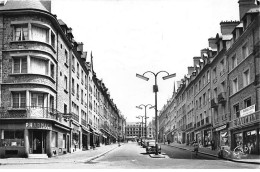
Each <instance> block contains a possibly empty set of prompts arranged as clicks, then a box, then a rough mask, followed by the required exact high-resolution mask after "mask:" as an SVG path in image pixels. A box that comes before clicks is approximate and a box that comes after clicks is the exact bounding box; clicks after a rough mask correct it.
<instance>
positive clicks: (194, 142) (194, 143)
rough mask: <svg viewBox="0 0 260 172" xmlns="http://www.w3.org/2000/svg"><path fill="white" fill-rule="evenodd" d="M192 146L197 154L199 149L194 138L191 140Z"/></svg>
mask: <svg viewBox="0 0 260 172" xmlns="http://www.w3.org/2000/svg"><path fill="white" fill-rule="evenodd" d="M193 146H194V152H195V153H196V156H197V155H198V151H199V144H198V142H196V141H195V140H194V141H193Z"/></svg>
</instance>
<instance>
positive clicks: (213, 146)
mask: <svg viewBox="0 0 260 172" xmlns="http://www.w3.org/2000/svg"><path fill="white" fill-rule="evenodd" d="M211 150H215V143H214V140H211Z"/></svg>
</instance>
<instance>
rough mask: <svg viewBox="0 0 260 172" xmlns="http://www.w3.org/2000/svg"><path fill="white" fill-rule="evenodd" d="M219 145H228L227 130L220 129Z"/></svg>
mask: <svg viewBox="0 0 260 172" xmlns="http://www.w3.org/2000/svg"><path fill="white" fill-rule="evenodd" d="M220 145H221V146H228V131H226V130H224V131H220Z"/></svg>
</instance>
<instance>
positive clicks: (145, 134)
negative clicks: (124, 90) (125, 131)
mask: <svg viewBox="0 0 260 172" xmlns="http://www.w3.org/2000/svg"><path fill="white" fill-rule="evenodd" d="M142 106H143V107H144V120H145V122H144V123H145V124H144V138H145V139H146V138H147V122H146V119H147V118H149V117H146V108H147V107H148V106H150V107H153V105H151V104H147V105H144V104H140V105H139V106H136V108H138V109H143V108H142Z"/></svg>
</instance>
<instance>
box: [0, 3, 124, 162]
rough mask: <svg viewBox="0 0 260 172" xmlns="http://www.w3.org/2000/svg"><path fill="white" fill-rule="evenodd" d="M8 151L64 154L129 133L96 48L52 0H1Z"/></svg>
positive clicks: (0, 79) (0, 65)
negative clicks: (100, 73) (98, 69)
mask: <svg viewBox="0 0 260 172" xmlns="http://www.w3.org/2000/svg"><path fill="white" fill-rule="evenodd" d="M0 103H1V107H0V157H30V156H31V157H33V156H34V155H36V154H38V155H39V154H41V155H43V156H48V157H52V156H56V155H60V154H66V153H72V152H75V151H82V150H88V149H90V148H93V147H95V146H100V145H105V144H110V143H113V142H116V141H117V140H118V141H122V140H124V136H125V124H126V120H125V118H124V116H123V115H122V114H121V112H120V110H119V109H118V108H117V106H116V104H115V103H114V102H113V99H112V98H111V97H110V93H109V91H108V88H107V87H106V86H105V84H104V82H103V81H102V80H101V79H98V78H97V75H96V73H95V72H94V69H93V56H92V53H89V52H85V51H83V43H81V42H76V41H75V40H74V37H73V33H72V29H71V28H70V27H68V26H67V25H66V24H65V23H64V22H63V21H62V20H60V19H57V16H56V15H54V14H52V13H51V1H49V0H47V1H46V0H44V1H40V0H38V1H35V0H34V1H31V0H25V1H17V0H4V1H0Z"/></svg>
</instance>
